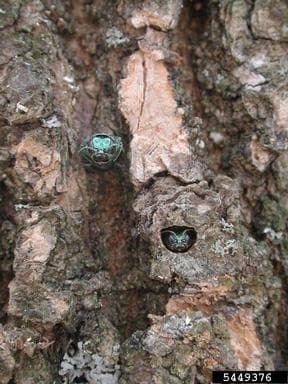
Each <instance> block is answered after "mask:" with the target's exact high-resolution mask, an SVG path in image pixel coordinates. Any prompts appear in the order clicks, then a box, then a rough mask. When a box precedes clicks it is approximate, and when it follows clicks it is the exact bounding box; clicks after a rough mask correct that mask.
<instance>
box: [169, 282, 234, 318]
mask: <svg viewBox="0 0 288 384" xmlns="http://www.w3.org/2000/svg"><path fill="white" fill-rule="evenodd" d="M228 291H229V287H226V286H217V287H214V286H204V287H201V288H200V289H199V290H196V289H195V292H193V293H192V292H191V293H188V294H181V295H179V296H173V297H171V299H170V300H169V301H168V303H167V305H166V310H167V313H168V314H173V313H178V312H180V311H185V310H189V311H191V310H194V309H195V310H198V311H201V312H203V313H205V314H207V315H208V314H211V313H213V311H214V305H215V304H216V303H217V301H219V300H221V299H224V298H225V296H226V293H227V292H228Z"/></svg>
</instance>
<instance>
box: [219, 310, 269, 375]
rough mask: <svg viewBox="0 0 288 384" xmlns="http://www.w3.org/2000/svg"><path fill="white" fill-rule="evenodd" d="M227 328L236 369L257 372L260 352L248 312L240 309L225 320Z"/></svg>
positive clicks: (259, 363) (258, 342)
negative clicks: (235, 359) (236, 361)
mask: <svg viewBox="0 0 288 384" xmlns="http://www.w3.org/2000/svg"><path fill="white" fill-rule="evenodd" d="M227 326H228V332H229V334H230V343H231V346H232V348H233V349H234V353H235V356H236V358H237V360H238V368H239V369H243V370H251V371H252V370H259V369H260V368H261V356H262V351H261V345H260V341H259V339H258V336H257V334H256V330H255V324H254V322H253V318H252V315H251V313H250V311H248V310H244V309H241V310H240V311H238V312H237V313H236V314H235V315H234V316H232V317H231V318H229V319H227Z"/></svg>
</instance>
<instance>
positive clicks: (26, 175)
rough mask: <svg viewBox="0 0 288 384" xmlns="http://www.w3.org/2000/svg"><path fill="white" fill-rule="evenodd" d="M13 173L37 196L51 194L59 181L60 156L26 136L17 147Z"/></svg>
mask: <svg viewBox="0 0 288 384" xmlns="http://www.w3.org/2000/svg"><path fill="white" fill-rule="evenodd" d="M15 171H16V173H17V174H18V176H19V177H20V178H21V179H22V180H23V181H24V182H25V183H29V184H31V186H32V187H33V189H34V191H35V192H37V193H38V194H39V195H43V194H47V193H53V191H54V189H55V188H57V184H58V182H59V180H60V179H61V177H60V176H61V172H60V154H59V152H58V151H56V150H54V149H51V148H48V147H47V146H46V145H43V144H41V143H39V142H37V141H36V140H35V139H34V138H33V137H30V136H28V135H27V136H25V137H24V138H23V140H22V141H21V142H20V144H19V145H18V146H17V149H16V163H15Z"/></svg>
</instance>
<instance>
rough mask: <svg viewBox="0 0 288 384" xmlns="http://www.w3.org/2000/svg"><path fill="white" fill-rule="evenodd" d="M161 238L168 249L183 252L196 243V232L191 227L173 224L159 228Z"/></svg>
mask: <svg viewBox="0 0 288 384" xmlns="http://www.w3.org/2000/svg"><path fill="white" fill-rule="evenodd" d="M161 240H162V242H163V244H164V245H165V247H166V248H167V249H169V251H172V252H175V253H184V252H187V251H188V250H189V249H190V248H191V247H192V245H194V244H195V243H196V240H197V232H196V231H195V229H194V228H191V227H185V226H177V225H174V226H172V227H168V228H164V229H162V230H161Z"/></svg>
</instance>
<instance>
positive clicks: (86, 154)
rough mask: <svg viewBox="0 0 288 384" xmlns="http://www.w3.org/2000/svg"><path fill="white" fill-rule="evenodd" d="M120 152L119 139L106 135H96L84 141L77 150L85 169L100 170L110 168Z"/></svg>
mask: <svg viewBox="0 0 288 384" xmlns="http://www.w3.org/2000/svg"><path fill="white" fill-rule="evenodd" d="M122 151H123V143H122V140H121V138H120V137H118V136H112V135H108V134H107V133H96V134H94V135H93V136H91V137H89V138H87V139H85V140H84V141H83V143H82V144H81V146H80V149H79V153H80V155H81V157H82V159H83V160H84V166H85V167H86V168H99V169H102V170H107V169H110V168H112V167H113V165H114V164H115V162H116V160H117V159H118V157H119V156H120V153H121V152H122Z"/></svg>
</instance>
